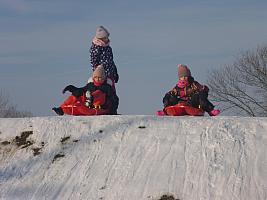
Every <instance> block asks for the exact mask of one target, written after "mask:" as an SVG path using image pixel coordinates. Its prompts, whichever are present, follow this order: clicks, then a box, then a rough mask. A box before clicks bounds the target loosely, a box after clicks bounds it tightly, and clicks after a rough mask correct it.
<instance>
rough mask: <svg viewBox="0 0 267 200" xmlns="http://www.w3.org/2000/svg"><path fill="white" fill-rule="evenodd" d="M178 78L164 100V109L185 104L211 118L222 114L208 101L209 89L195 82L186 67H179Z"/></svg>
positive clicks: (180, 65)
mask: <svg viewBox="0 0 267 200" xmlns="http://www.w3.org/2000/svg"><path fill="white" fill-rule="evenodd" d="M178 77H179V80H178V82H177V84H176V85H175V87H174V88H173V89H172V90H171V91H169V92H167V93H166V94H165V96H164V98H163V104H164V108H166V107H168V106H173V105H176V104H177V103H181V102H185V103H187V104H188V105H189V106H192V107H194V108H201V109H202V110H204V111H206V112H207V113H209V115H210V116H216V115H218V114H219V113H220V110H218V109H214V105H213V104H212V103H211V102H210V101H209V100H208V92H209V88H208V87H207V86H205V85H201V84H199V83H198V82H197V81H195V80H194V78H193V77H192V76H191V72H190V70H189V68H188V67H187V66H186V65H182V64H179V65H178Z"/></svg>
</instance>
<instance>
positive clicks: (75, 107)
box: [60, 90, 109, 115]
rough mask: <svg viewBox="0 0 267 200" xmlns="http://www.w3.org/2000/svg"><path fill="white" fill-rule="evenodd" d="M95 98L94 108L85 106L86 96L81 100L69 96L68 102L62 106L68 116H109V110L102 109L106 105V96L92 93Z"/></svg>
mask: <svg viewBox="0 0 267 200" xmlns="http://www.w3.org/2000/svg"><path fill="white" fill-rule="evenodd" d="M92 95H93V97H94V103H93V105H94V108H90V107H87V106H85V99H86V98H85V97H84V95H83V96H81V97H80V98H76V97H75V96H73V95H71V96H69V97H68V98H67V99H66V101H64V103H63V104H62V105H61V106H60V107H61V108H62V110H63V112H64V114H67V115H105V114H109V109H102V108H101V105H103V104H104V102H105V100H106V95H105V94H104V93H103V92H101V91H100V90H97V91H95V92H93V93H92Z"/></svg>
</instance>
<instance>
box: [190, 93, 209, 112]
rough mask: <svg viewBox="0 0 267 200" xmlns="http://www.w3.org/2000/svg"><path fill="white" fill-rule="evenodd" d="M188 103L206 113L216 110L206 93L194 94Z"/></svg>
mask: <svg viewBox="0 0 267 200" xmlns="http://www.w3.org/2000/svg"><path fill="white" fill-rule="evenodd" d="M188 103H189V104H190V105H191V106H193V107H195V108H199V107H200V108H202V109H203V110H204V111H206V112H210V111H212V110H213V109H214V105H213V104H212V103H211V102H210V101H209V100H208V99H207V94H204V93H199V94H194V95H193V96H192V98H191V99H190V100H189V102H188Z"/></svg>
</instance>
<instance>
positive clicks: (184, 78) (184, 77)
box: [179, 76, 188, 81]
mask: <svg viewBox="0 0 267 200" xmlns="http://www.w3.org/2000/svg"><path fill="white" fill-rule="evenodd" d="M179 80H181V81H188V77H187V76H182V77H180V79H179Z"/></svg>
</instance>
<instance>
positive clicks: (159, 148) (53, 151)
mask: <svg viewBox="0 0 267 200" xmlns="http://www.w3.org/2000/svg"><path fill="white" fill-rule="evenodd" d="M266 150H267V118H238V117H217V118H210V117H156V116H98V117H42V118H38V117H37V118H25V119H0V199H12V200H14V199H75V200H76V199H90V200H100V199H102V200H141V199H144V200H146V199H148V200H151V199H159V198H160V197H161V195H163V194H172V195H173V196H175V197H176V198H179V199H181V200H194V199H198V200H200V199H212V200H217V199H224V200H225V199H233V200H235V199H242V200H246V199H249V200H251V199H264V200H266V199H267V155H266Z"/></svg>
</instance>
